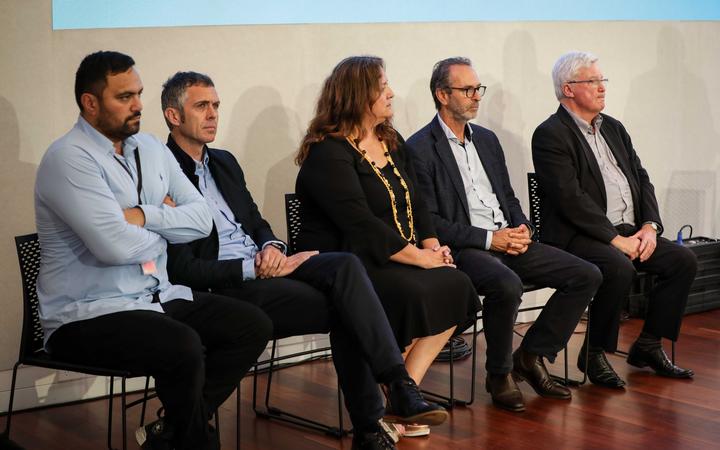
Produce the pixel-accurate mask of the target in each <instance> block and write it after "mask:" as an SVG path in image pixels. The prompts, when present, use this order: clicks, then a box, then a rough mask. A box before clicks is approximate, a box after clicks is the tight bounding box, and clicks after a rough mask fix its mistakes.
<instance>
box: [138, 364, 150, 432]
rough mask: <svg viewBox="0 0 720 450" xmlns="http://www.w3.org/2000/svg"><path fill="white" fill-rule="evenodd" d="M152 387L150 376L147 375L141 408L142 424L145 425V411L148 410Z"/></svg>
mask: <svg viewBox="0 0 720 450" xmlns="http://www.w3.org/2000/svg"><path fill="white" fill-rule="evenodd" d="M149 389H150V377H149V376H148V377H145V390H144V391H143V401H142V409H141V410H140V426H143V425H145V411H146V410H147V401H148V398H149V396H148V390H149Z"/></svg>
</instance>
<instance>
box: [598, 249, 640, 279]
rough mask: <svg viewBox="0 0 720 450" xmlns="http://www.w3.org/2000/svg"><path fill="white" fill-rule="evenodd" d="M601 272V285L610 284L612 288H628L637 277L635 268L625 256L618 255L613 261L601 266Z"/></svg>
mask: <svg viewBox="0 0 720 450" xmlns="http://www.w3.org/2000/svg"><path fill="white" fill-rule="evenodd" d="M601 272H602V277H603V284H612V285H613V286H630V284H632V282H633V280H634V279H635V276H636V275H637V271H636V270H635V266H633V263H632V262H631V261H630V259H629V258H626V257H625V255H619V256H618V257H617V258H615V259H614V260H613V261H610V262H609V263H608V264H605V265H604V266H602V267H601Z"/></svg>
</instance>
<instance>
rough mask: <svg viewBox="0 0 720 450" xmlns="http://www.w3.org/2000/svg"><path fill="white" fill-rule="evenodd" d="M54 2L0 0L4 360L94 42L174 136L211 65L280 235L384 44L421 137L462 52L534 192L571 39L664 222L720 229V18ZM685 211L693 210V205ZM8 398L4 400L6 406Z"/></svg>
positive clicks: (237, 146) (150, 120)
mask: <svg viewBox="0 0 720 450" xmlns="http://www.w3.org/2000/svg"><path fill="white" fill-rule="evenodd" d="M50 28H51V20H50V0H33V1H26V0H3V1H2V3H0V61H2V69H3V70H2V71H1V72H0V152H2V156H3V164H2V165H0V171H1V173H0V176H1V180H2V181H1V184H0V186H2V191H1V193H0V202H2V208H1V209H0V211H2V214H3V216H4V219H3V220H2V223H1V224H0V230H1V235H0V292H2V294H3V295H2V296H0V303H1V309H0V311H2V315H0V371H1V370H4V369H7V368H10V367H11V366H12V364H13V362H14V361H15V358H16V354H17V353H16V352H17V345H18V335H19V333H20V329H19V326H20V320H21V309H20V303H21V301H20V299H21V290H20V283H19V277H18V268H17V263H16V258H15V253H14V246H13V242H12V237H13V236H14V235H17V234H23V233H27V232H32V231H34V222H33V207H32V189H33V182H34V174H35V169H36V166H37V164H38V162H39V160H40V158H41V156H42V154H43V152H44V151H45V149H46V148H47V146H48V144H50V142H52V140H54V139H55V138H57V137H59V136H60V135H61V134H63V133H65V131H66V130H67V129H68V128H69V127H71V126H72V124H73V123H74V121H75V120H76V115H77V108H76V106H75V103H74V99H73V93H72V84H73V77H74V72H75V69H76V68H77V65H78V63H79V62H80V60H81V59H82V57H83V56H84V55H86V54H87V53H90V52H92V51H94V50H98V49H115V50H119V51H122V52H126V53H128V54H130V55H132V56H133V57H134V58H135V60H136V62H137V68H138V70H139V72H140V74H141V76H142V79H143V81H144V84H145V94H144V101H145V111H144V117H143V131H146V132H151V133H156V134H159V135H162V136H164V135H165V133H166V129H165V126H164V123H163V121H162V117H161V112H160V106H159V97H160V86H161V84H162V82H163V81H164V80H165V79H166V78H167V76H168V75H170V74H172V73H173V72H174V71H176V70H179V69H194V70H199V71H204V72H206V73H208V74H210V75H211V76H212V77H214V79H215V82H216V84H217V88H218V91H219V93H220V96H221V100H222V108H221V111H222V118H221V123H220V133H219V136H218V139H217V146H219V147H224V148H228V149H230V150H231V151H233V153H234V154H235V155H236V156H237V158H238V160H239V161H240V163H241V164H242V166H243V167H244V169H245V172H246V174H247V180H248V183H249V186H250V189H251V191H252V192H253V194H254V196H255V199H256V201H257V202H258V204H259V205H260V208H261V210H262V212H263V213H264V214H265V216H266V217H267V218H268V219H269V221H270V222H271V223H272V224H273V225H274V227H275V229H276V230H277V232H278V234H279V235H281V236H284V233H285V224H284V213H283V210H282V193H284V192H290V191H293V186H294V179H295V174H296V170H297V169H296V168H295V166H294V165H293V164H292V157H293V153H294V151H295V150H296V147H297V144H298V142H299V139H300V137H301V136H302V134H303V131H304V128H305V126H306V124H307V122H308V120H309V119H310V116H311V114H312V110H313V103H314V100H315V97H316V95H317V91H318V88H319V86H320V83H321V82H322V80H323V78H324V77H325V75H326V74H327V73H328V72H329V71H330V69H331V68H332V67H333V65H334V64H335V63H336V62H337V61H339V60H340V59H341V58H343V57H345V56H348V55H351V54H359V53H366V54H377V55H380V56H382V57H384V58H385V60H386V62H387V72H388V76H389V78H390V83H391V85H392V87H393V89H394V90H395V94H396V110H397V116H396V119H395V123H396V125H397V127H398V129H399V130H400V131H401V133H402V134H403V135H405V136H408V135H410V134H411V133H412V132H413V131H415V130H416V129H418V128H419V127H420V126H421V125H423V124H424V123H426V122H427V121H428V120H429V119H430V118H431V116H432V114H433V112H434V110H433V106H432V100H431V98H430V95H429V91H428V88H427V84H428V80H429V75H430V69H431V67H432V64H433V63H434V62H435V61H437V60H438V59H441V58H443V57H446V56H452V55H465V56H468V57H470V58H472V59H473V61H474V62H475V65H476V68H477V70H478V73H479V74H480V78H481V80H482V81H483V83H484V84H487V85H489V89H488V93H487V95H486V97H485V98H484V99H483V101H482V103H481V110H480V115H479V118H478V120H477V121H478V123H480V124H482V125H485V126H488V127H490V128H492V129H493V130H495V132H496V133H497V134H498V136H499V137H500V140H501V142H502V144H503V145H504V147H505V152H506V155H507V160H508V164H509V168H510V173H511V176H512V179H513V182H514V184H515V187H516V191H517V192H518V196H519V197H520V198H521V199H522V200H523V202H524V204H526V194H525V192H526V191H525V189H526V188H525V186H526V183H525V172H527V171H529V170H532V162H531V158H530V148H529V140H530V136H531V134H532V131H533V130H534V128H535V126H536V125H537V124H538V123H539V122H540V121H542V120H544V119H545V118H546V117H547V116H548V115H549V114H550V113H551V112H553V111H554V109H555V108H556V107H557V102H556V100H555V98H554V95H553V90H552V86H551V80H550V75H549V72H550V68H551V67H552V64H553V62H554V60H555V59H556V58H557V56H559V55H560V54H561V53H562V52H565V51H567V50H571V49H585V50H591V51H593V52H595V53H597V54H598V55H599V56H600V57H601V66H602V68H603V70H604V73H605V75H606V76H607V77H608V78H610V80H611V81H610V85H609V91H608V100H607V110H606V112H607V113H609V114H611V115H613V116H615V117H617V118H619V119H620V120H622V121H624V123H625V125H626V126H627V128H628V129H629V131H630V133H631V135H632V137H633V139H634V143H635V146H636V148H637V149H638V151H639V152H640V156H641V157H642V158H643V162H644V164H645V166H646V167H647V168H648V170H649V171H650V173H651V176H652V179H653V180H654V182H655V186H656V188H657V192H658V197H659V201H660V205H661V208H662V211H663V213H664V217H665V221H666V226H667V228H668V230H671V231H672V232H673V233H674V231H675V230H676V229H677V228H678V225H679V224H681V223H685V222H690V223H692V224H693V225H694V226H695V228H696V234H705V235H713V236H716V235H718V234H720V229H719V228H718V225H717V224H716V223H715V222H716V220H715V219H716V216H717V214H718V210H719V207H718V205H719V202H720V195H718V194H719V192H718V191H719V188H718V181H717V173H718V169H719V168H720V157H719V156H718V148H717V141H718V137H719V133H720V122H719V121H720V102H718V100H719V99H720V83H718V82H717V79H718V78H717V74H718V73H720V59H718V55H720V23H718V22H714V23H709V22H708V23H704V22H693V23H660V22H641V23H636V22H603V23H592V22H588V23H579V22H570V23H560V22H558V23H548V22H545V23H456V24H443V23H435V24H398V25H390V24H382V25H297V26H244V27H243V26H237V27H195V28H161V29H119V30H86V31H56V32H53V31H51V29H50ZM683 217H685V218H683ZM3 408H4V405H3Z"/></svg>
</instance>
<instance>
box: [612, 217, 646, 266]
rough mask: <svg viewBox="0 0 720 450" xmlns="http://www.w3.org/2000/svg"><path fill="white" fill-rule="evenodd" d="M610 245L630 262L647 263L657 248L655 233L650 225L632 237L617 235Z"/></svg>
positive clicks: (643, 227)
mask: <svg viewBox="0 0 720 450" xmlns="http://www.w3.org/2000/svg"><path fill="white" fill-rule="evenodd" d="M610 244H611V245H612V246H613V247H615V248H617V249H618V250H620V251H621V252H623V253H624V254H625V255H627V257H628V258H630V260H631V261H634V260H635V259H639V260H640V262H645V261H647V260H648V259H649V258H650V256H651V255H652V254H653V252H654V251H655V248H656V247H657V232H656V231H655V229H654V228H653V227H651V226H650V224H645V225H643V226H642V228H640V230H638V231H637V232H636V233H635V234H633V235H632V236H628V237H624V236H620V235H617V236H615V237H614V238H613V240H612V241H610Z"/></svg>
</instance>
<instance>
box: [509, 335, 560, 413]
mask: <svg viewBox="0 0 720 450" xmlns="http://www.w3.org/2000/svg"><path fill="white" fill-rule="evenodd" d="M512 376H513V378H514V379H515V380H516V381H527V382H528V384H529V385H530V386H531V387H532V388H533V389H534V390H535V392H536V393H537V394H538V395H540V396H542V397H548V398H558V399H561V400H569V399H571V398H572V394H571V393H570V389H568V388H566V387H565V386H561V385H560V384H558V383H556V382H555V381H553V379H552V378H550V374H549V373H548V371H547V368H546V367H545V361H543V358H542V356H538V355H533V354H532V353H528V352H526V351H525V350H523V349H521V348H518V349H517V350H515V353H513V370H512Z"/></svg>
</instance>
